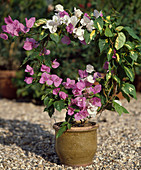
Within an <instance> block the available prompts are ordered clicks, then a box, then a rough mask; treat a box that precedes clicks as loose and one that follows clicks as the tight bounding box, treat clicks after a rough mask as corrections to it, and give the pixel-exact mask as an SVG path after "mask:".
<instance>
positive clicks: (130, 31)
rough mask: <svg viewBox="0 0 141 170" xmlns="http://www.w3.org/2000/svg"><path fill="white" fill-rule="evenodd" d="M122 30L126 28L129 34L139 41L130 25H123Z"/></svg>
mask: <svg viewBox="0 0 141 170" xmlns="http://www.w3.org/2000/svg"><path fill="white" fill-rule="evenodd" d="M124 30H126V31H127V32H128V33H129V35H130V36H131V37H133V38H134V39H137V40H139V41H141V40H140V38H139V37H138V36H137V35H136V34H135V33H134V31H133V30H132V29H131V28H130V27H124Z"/></svg>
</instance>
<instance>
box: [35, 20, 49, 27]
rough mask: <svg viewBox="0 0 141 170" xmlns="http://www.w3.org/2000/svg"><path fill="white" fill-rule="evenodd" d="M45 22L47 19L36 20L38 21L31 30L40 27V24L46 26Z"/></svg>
mask: <svg viewBox="0 0 141 170" xmlns="http://www.w3.org/2000/svg"><path fill="white" fill-rule="evenodd" d="M46 22H47V19H44V18H41V19H38V20H37V21H36V22H35V23H34V26H33V28H36V27H39V26H40V25H42V24H46Z"/></svg>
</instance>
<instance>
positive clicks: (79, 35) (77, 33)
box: [73, 27, 84, 41]
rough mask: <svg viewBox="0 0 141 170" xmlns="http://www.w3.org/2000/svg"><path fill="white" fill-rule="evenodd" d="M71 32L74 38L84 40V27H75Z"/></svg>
mask: <svg viewBox="0 0 141 170" xmlns="http://www.w3.org/2000/svg"><path fill="white" fill-rule="evenodd" d="M73 33H74V34H75V35H74V37H75V38H78V39H79V40H80V41H83V40H84V29H82V27H78V28H75V29H74V30H73Z"/></svg>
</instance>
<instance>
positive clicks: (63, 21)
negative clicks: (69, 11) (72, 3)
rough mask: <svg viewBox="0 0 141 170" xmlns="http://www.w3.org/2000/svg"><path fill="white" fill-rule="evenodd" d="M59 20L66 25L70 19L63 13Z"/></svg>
mask: <svg viewBox="0 0 141 170" xmlns="http://www.w3.org/2000/svg"><path fill="white" fill-rule="evenodd" d="M60 20H61V22H62V23H63V24H66V25H68V24H69V23H70V22H71V21H70V17H69V16H68V15H65V16H64V17H62V18H60Z"/></svg>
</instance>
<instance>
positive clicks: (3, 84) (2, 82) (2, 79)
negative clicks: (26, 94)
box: [0, 70, 17, 99]
mask: <svg viewBox="0 0 141 170" xmlns="http://www.w3.org/2000/svg"><path fill="white" fill-rule="evenodd" d="M13 78H16V71H11V70H0V97H3V98H8V99H14V98H16V97H17V95H16V90H17V89H16V87H15V86H14V85H13V83H12V79H13Z"/></svg>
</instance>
